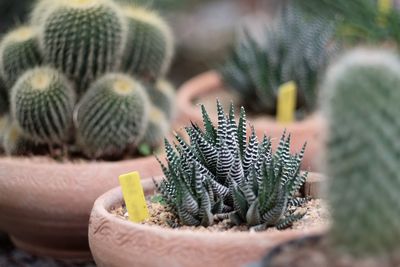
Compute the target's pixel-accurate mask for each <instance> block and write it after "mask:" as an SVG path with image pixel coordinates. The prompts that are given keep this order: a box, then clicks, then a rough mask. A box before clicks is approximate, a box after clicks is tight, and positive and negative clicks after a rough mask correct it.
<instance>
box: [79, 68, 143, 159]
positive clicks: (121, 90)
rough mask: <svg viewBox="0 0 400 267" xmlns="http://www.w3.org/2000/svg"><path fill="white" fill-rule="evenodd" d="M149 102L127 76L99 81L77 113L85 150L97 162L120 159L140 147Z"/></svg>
mask: <svg viewBox="0 0 400 267" xmlns="http://www.w3.org/2000/svg"><path fill="white" fill-rule="evenodd" d="M149 101H150V100H149V99H148V95H147V94H146V91H145V88H144V87H143V86H142V85H141V83H140V82H138V81H137V80H134V79H133V78H131V77H129V76H128V75H124V74H107V75H105V76H104V77H102V78H100V79H99V80H98V81H97V82H95V83H94V84H93V85H92V87H91V88H90V89H89V90H88V92H87V93H86V94H85V96H84V97H83V98H82V99H81V101H80V102H79V103H78V105H77V107H78V108H77V109H76V110H75V112H76V113H75V127H76V129H77V139H78V143H79V145H80V146H81V147H82V150H83V151H84V152H85V153H86V154H87V155H90V156H91V157H95V158H98V157H104V156H113V155H118V154H119V153H123V152H124V151H125V150H126V149H127V148H129V146H132V145H135V144H137V143H139V141H140V140H141V138H142V137H143V134H144V131H145V130H146V127H147V124H148V116H149V109H150V104H149Z"/></svg>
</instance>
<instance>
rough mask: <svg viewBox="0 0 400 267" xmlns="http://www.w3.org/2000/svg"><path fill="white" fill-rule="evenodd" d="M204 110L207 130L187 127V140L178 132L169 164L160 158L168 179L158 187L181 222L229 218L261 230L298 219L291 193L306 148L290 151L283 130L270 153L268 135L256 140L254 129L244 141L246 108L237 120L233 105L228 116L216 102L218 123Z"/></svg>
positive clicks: (300, 176) (303, 176) (201, 222)
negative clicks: (215, 125)
mask: <svg viewBox="0 0 400 267" xmlns="http://www.w3.org/2000/svg"><path fill="white" fill-rule="evenodd" d="M202 109H203V119H204V128H205V131H203V130H201V129H200V127H199V126H197V125H194V124H193V125H192V127H188V128H186V130H187V133H188V135H189V137H190V144H187V143H186V142H185V141H184V140H183V138H182V137H180V136H179V135H177V136H176V139H177V141H178V145H176V151H175V150H174V149H173V147H172V145H171V144H170V143H169V142H167V141H166V144H165V147H166V155H167V161H168V168H167V167H166V166H164V165H163V164H162V163H160V164H161V167H162V169H163V171H164V174H165V177H166V178H165V179H164V180H163V182H162V183H161V184H160V185H158V186H157V188H158V190H159V192H160V193H161V195H162V196H163V199H164V200H165V201H166V202H167V203H168V205H169V206H170V207H171V209H172V210H173V211H174V212H175V214H176V215H177V217H178V218H179V219H180V222H181V223H182V224H185V225H191V226H192V225H195V226H198V225H203V226H209V225H212V224H213V223H214V219H215V218H218V219H226V218H230V220H231V222H233V223H236V224H242V223H246V224H247V225H248V226H251V227H254V229H255V230H264V229H266V228H268V227H271V226H275V227H277V228H278V229H284V228H287V227H289V226H291V225H292V223H293V222H295V221H297V220H299V219H301V218H302V217H303V216H304V213H297V212H295V211H296V207H294V206H296V203H299V202H302V201H297V200H298V199H296V197H295V194H296V193H297V192H298V190H299V189H300V187H301V186H302V185H303V183H304V182H305V180H306V178H307V174H301V173H300V164H301V161H302V158H303V155H304V149H305V148H304V149H303V150H302V151H301V152H300V153H299V154H298V155H291V154H290V152H289V150H290V136H289V137H286V136H285V134H284V135H283V136H282V139H281V141H280V144H279V147H278V148H277V151H276V153H275V154H273V152H272V147H271V140H270V138H268V137H264V139H263V140H262V141H261V142H259V141H258V138H257V137H256V135H255V131H254V129H252V133H251V136H250V137H249V142H247V138H246V132H247V123H246V115H245V112H244V109H242V111H241V115H240V118H239V123H238V124H236V120H235V115H234V108H233V106H232V107H231V110H230V112H229V115H228V116H226V115H225V113H224V111H223V109H222V107H221V105H220V104H219V103H218V128H215V127H214V126H213V125H212V123H211V121H210V118H209V116H208V114H207V112H206V110H205V108H204V107H202Z"/></svg>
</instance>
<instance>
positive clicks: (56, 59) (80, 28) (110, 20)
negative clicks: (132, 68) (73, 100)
mask: <svg viewBox="0 0 400 267" xmlns="http://www.w3.org/2000/svg"><path fill="white" fill-rule="evenodd" d="M46 3H48V7H47V9H46V12H44V14H43V15H45V16H46V17H45V18H43V19H42V20H40V22H41V25H39V27H40V29H41V38H40V41H41V47H42V49H43V50H44V51H46V52H45V53H44V55H45V57H46V60H47V61H48V62H49V63H50V64H51V65H53V66H55V67H56V68H57V69H59V70H60V71H62V72H63V73H65V75H66V76H67V77H68V78H70V79H71V80H73V81H74V82H75V84H76V87H77V89H78V91H79V94H82V93H83V92H85V91H86V90H87V89H88V86H89V84H90V83H91V82H93V81H94V80H95V79H96V78H97V77H99V76H100V75H102V74H104V73H106V72H109V71H113V70H114V68H115V66H116V64H117V63H118V62H117V59H118V58H120V57H121V53H122V51H121V50H122V47H123V44H124V42H125V39H126V22H125V20H124V18H123V15H122V12H121V10H120V8H118V7H117V6H116V5H115V4H114V3H112V1H107V0H59V1H52V2H51V3H49V1H47V2H46ZM38 8H42V7H41V6H40V5H39V6H38Z"/></svg>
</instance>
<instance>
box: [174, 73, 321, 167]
mask: <svg viewBox="0 0 400 267" xmlns="http://www.w3.org/2000/svg"><path fill="white" fill-rule="evenodd" d="M227 94H228V90H226V88H225V87H224V85H223V82H222V79H221V77H220V75H219V74H218V73H217V72H215V71H210V72H207V73H204V74H202V75H199V76H197V77H195V78H194V79H192V80H190V81H188V82H187V83H185V84H184V85H183V86H182V88H181V89H180V90H179V92H178V96H177V106H178V109H179V114H180V117H179V121H180V123H181V124H182V125H187V124H188V123H190V121H193V122H195V123H198V124H202V121H203V120H202V117H201V112H200V109H199V107H198V105H197V103H202V104H203V102H204V101H205V102H206V103H205V106H206V107H207V110H208V111H209V112H210V114H213V112H214V110H215V109H216V108H215V100H214V98H216V97H218V98H219V99H220V100H221V98H220V96H221V95H224V97H223V98H229V95H227ZM231 96H232V98H233V102H235V101H234V99H235V96H234V95H231ZM210 97H211V98H213V99H212V100H211V101H210V99H207V98H210ZM207 100H208V101H207ZM202 101H203V102H202ZM222 101H223V100H222ZM230 101H231V99H227V101H226V102H228V103H225V104H229V103H230ZM212 117H213V118H212V119H213V120H214V121H216V120H217V117H216V114H213V116H212ZM249 120H250V122H251V124H252V125H253V126H254V127H255V129H256V132H257V135H258V136H259V138H262V137H263V135H264V133H265V134H267V135H268V136H271V137H272V138H273V146H274V147H276V146H277V145H278V142H279V139H280V137H281V135H282V133H283V132H284V130H285V129H286V130H287V132H288V133H290V134H291V135H292V152H299V151H300V150H301V147H302V146H303V144H304V143H305V142H307V150H306V154H305V157H304V160H303V169H305V170H312V171H318V170H319V169H318V168H317V166H318V165H319V162H318V161H317V162H316V160H315V159H319V153H320V151H321V150H322V147H323V138H324V136H325V135H324V132H325V121H324V119H323V118H322V116H321V115H320V114H318V113H315V114H312V115H310V116H309V117H308V118H306V119H305V120H302V121H298V122H295V123H291V124H281V123H278V122H277V121H276V120H275V119H274V118H272V117H269V116H262V117H253V118H252V117H250V118H249Z"/></svg>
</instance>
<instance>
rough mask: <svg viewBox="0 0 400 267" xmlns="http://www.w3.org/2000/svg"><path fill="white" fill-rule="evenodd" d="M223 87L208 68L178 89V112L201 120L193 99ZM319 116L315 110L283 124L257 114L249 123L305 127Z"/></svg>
mask: <svg viewBox="0 0 400 267" xmlns="http://www.w3.org/2000/svg"><path fill="white" fill-rule="evenodd" d="M225 88H226V87H225V86H224V83H223V80H222V77H221V75H220V74H219V73H218V72H217V71H215V70H210V71H208V72H204V73H202V74H199V75H198V76H195V77H194V78H192V79H190V80H189V81H187V82H186V83H184V84H183V85H182V86H181V88H180V90H179V93H178V95H177V103H178V106H179V109H180V112H181V113H182V114H185V115H186V116H187V117H188V118H196V120H197V121H202V116H201V112H200V110H199V108H198V106H196V105H193V104H192V103H193V101H194V100H195V99H196V98H199V97H202V96H205V95H207V94H209V93H212V92H217V91H222V90H225ZM321 117H322V116H321V114H320V113H319V112H317V111H316V112H314V113H311V114H309V115H308V116H307V117H306V118H305V119H304V120H301V121H295V122H293V123H290V124H287V125H285V124H281V123H278V122H277V121H276V120H275V118H273V117H272V116H267V115H259V116H255V117H253V118H252V119H251V124H253V125H255V124H258V123H263V124H269V125H276V126H279V127H281V128H282V129H285V127H290V128H291V129H292V130H295V129H297V128H307V127H309V125H312V124H313V123H314V121H315V120H321ZM267 134H268V132H267Z"/></svg>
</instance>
